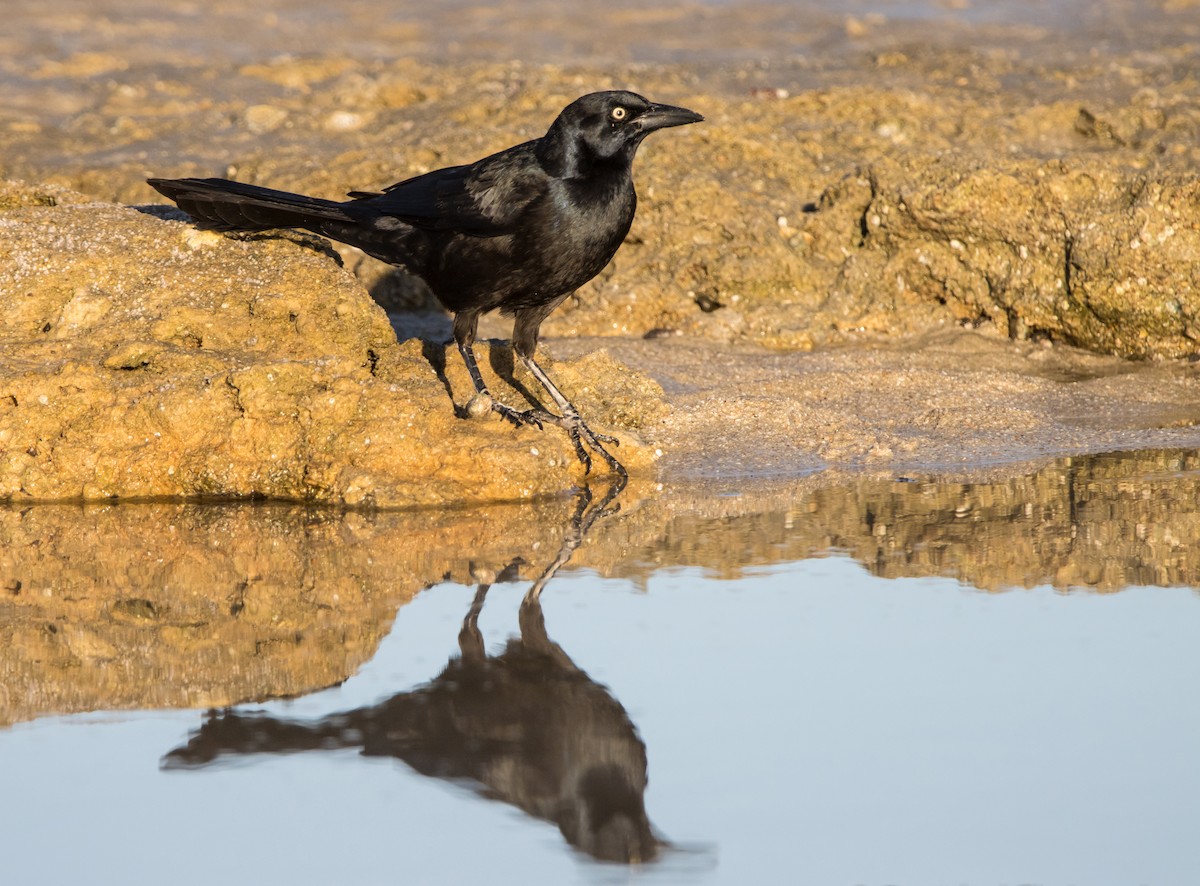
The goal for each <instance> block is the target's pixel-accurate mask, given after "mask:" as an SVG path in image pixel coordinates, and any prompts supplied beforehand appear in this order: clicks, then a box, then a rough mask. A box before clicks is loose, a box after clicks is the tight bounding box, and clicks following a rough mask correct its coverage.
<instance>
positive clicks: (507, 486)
mask: <svg viewBox="0 0 1200 886" xmlns="http://www.w3.org/2000/svg"><path fill="white" fill-rule="evenodd" d="M6 193H7V196H5V198H4V201H3V203H0V205H4V206H14V207H15V208H10V209H6V210H5V211H3V214H2V215H0V298H2V299H3V300H4V302H5V303H6V304H7V305H9V306H10V308H9V314H8V323H7V324H6V325H5V327H4V329H3V330H0V349H2V351H0V352H2V353H3V354H4V359H3V361H2V362H0V444H2V447H3V448H2V449H0V498H16V499H59V498H81V497H82V498H105V497H113V496H120V497H157V496H194V495H222V496H227V495H233V496H247V495H266V496H272V497H277V498H292V499H303V500H316V501H333V502H345V503H350V504H374V505H411V504H427V503H430V502H436V501H463V500H490V499H511V498H521V497H528V496H532V495H538V494H546V493H556V492H560V491H562V490H564V489H567V488H570V487H571V485H572V484H574V483H575V482H577V481H578V479H579V478H580V477H581V476H582V473H581V471H582V469H581V467H580V466H579V464H578V462H577V461H576V459H575V457H574V455H573V453H572V450H571V447H570V444H569V443H568V441H567V440H566V438H565V435H564V434H562V433H561V432H560V431H559V430H558V429H557V428H549V429H548V430H547V431H545V432H541V431H538V430H536V429H532V428H520V429H517V428H513V427H511V426H509V425H507V424H505V423H504V422H502V421H500V420H499V419H498V418H493V417H491V416H489V417H488V418H486V419H484V420H482V421H464V420H460V419H458V418H457V417H456V416H455V411H454V404H455V403H459V404H464V403H465V402H466V401H467V399H468V398H469V392H470V390H471V388H470V385H469V382H468V380H467V379H466V376H465V371H464V370H460V367H459V364H460V362H461V361H459V359H458V357H457V354H453V355H451V359H448V360H447V359H446V357H445V355H444V354H441V353H440V352H441V347H440V346H438V348H437V351H438V352H439V359H438V362H439V365H440V364H442V363H444V364H445V365H447V366H448V367H449V369H448V370H447V373H448V381H446V382H443V381H442V380H441V379H440V378H439V374H438V371H437V370H435V369H434V367H433V365H431V363H430V361H429V359H428V358H427V356H426V352H427V350H428V348H429V346H428V345H423V344H422V343H421V342H419V341H416V340H412V341H409V342H406V343H405V344H403V345H400V344H397V342H396V337H395V334H394V332H393V330H392V328H391V326H390V324H389V322H388V319H387V316H386V315H385V314H384V313H383V311H382V310H381V309H380V308H379V307H378V306H377V305H376V304H375V303H374V302H373V301H372V300H371V299H370V297H369V296H368V295H367V293H366V292H365V290H363V289H362V287H361V286H360V284H359V283H358V281H357V280H356V279H355V278H354V277H353V276H352V275H351V274H349V273H347V272H345V271H343V270H341V269H340V268H339V267H338V266H337V264H336V263H335V262H334V261H333V260H331V258H330V255H329V254H328V249H327V247H326V246H325V245H324V244H323V241H316V240H313V239H312V238H302V237H292V238H290V239H289V238H280V237H268V238H261V237H252V238H248V239H240V240H239V239H231V238H226V237H220V238H213V237H211V236H197V233H196V231H195V229H194V228H193V227H192V226H191V225H190V224H188V223H184V222H180V221H174V220H166V219H163V218H159V217H157V216H155V215H153V214H148V213H144V212H139V211H137V210H135V209H132V208H127V207H117V206H111V205H105V204H78V205H62V206H46V205H40V204H44V203H45V202H46V201H45V200H42V199H40V198H39V196H38V193H39V192H35V191H33V190H29V191H26V192H25V195H24V196H20V194H19V189H15V188H13V187H9V189H8V191H7V192H6ZM504 353H506V352H501V351H498V352H497V354H496V355H489V346H488V345H487V344H486V343H485V344H484V345H483V346H482V348H481V360H482V361H483V362H484V364H485V365H489V363H490V362H496V363H503V360H504ZM510 360H511V358H510ZM605 360H606V358H605V357H604V356H603V355H596V356H593V357H589V358H586V361H587V362H586V363H585V362H584V361H580V362H581V363H584V366H585V367H590V369H589V373H588V375H589V378H592V376H591V372H593V371H595V372H603V373H604V376H606V377H607V379H609V380H611V382H612V384H611V387H610V388H609V390H608V391H605V390H603V388H602V387H601V386H597V388H596V389H595V390H592V389H591V388H586V389H584V388H581V387H580V385H579V384H578V383H577V382H576V381H575V380H576V378H577V377H579V375H578V372H573V370H572V367H570V366H567V367H563V373H562V374H563V385H564V389H565V390H568V391H570V392H572V393H573V394H575V393H576V389H578V393H577V396H578V397H579V403H580V406H581V408H582V409H584V410H585V412H586V414H588V415H590V416H592V417H594V421H595V423H596V425H597V426H598V427H600V426H604V427H612V426H614V424H618V425H619V424H620V423H626V424H628V425H629V426H631V427H636V425H637V424H638V422H639V421H641V422H645V421H650V420H651V417H652V416H653V415H656V414H659V412H661V410H662V408H663V406H662V403H661V391H660V389H658V388H657V386H655V385H654V384H653V383H650V382H647V381H644V380H639V379H638V378H637V377H635V376H632V375H630V376H628V377H625V373H624V370H623V369H622V368H621V367H617V366H616V365H615V364H613V363H612V361H611V360H607V362H605ZM597 361H599V362H597ZM551 371H554V370H551ZM599 377H600V376H599V375H597V376H595V377H594V378H593V381H594V380H597V379H598V378H599ZM526 381H527V383H528V384H533V382H532V380H526ZM448 386H449V388H450V389H451V390H452V391H453V396H454V399H453V400H451V397H450V396H449V395H448V393H447V387H448ZM534 387H535V388H536V385H534ZM495 390H496V393H497V396H503V397H506V398H507V399H508V400H509V401H510V402H515V403H520V402H522V401H521V399H520V396H519V395H518V394H517V393H516V392H515V391H513V390H512V389H510V388H508V387H507V386H506V385H505V384H504V383H503V382H502V381H501V380H499V379H497V380H496V383H495ZM616 429H617V431H618V433H619V435H620V436H621V438H622V442H623V443H624V444H625V445H624V447H623V449H622V457H623V459H624V460H625V461H626V463H627V464H628V465H629V466H630V467H631V468H633V469H634V470H644V469H645V468H647V467H649V465H650V464H651V462H652V457H651V455H650V454H649V452H648V451H647V450H645V449H641V448H639V447H638V445H637V441H636V438H635V437H634V436H633V435H632V434H625V433H623V432H622V431H621V429H620V428H619V427H617V428H616Z"/></svg>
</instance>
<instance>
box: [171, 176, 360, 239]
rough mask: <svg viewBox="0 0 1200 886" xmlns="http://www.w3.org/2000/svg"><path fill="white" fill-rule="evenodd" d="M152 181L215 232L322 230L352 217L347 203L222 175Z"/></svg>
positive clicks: (183, 208) (181, 207)
mask: <svg viewBox="0 0 1200 886" xmlns="http://www.w3.org/2000/svg"><path fill="white" fill-rule="evenodd" d="M148 181H149V184H150V186H151V187H153V188H154V189H155V190H156V191H158V192H159V193H160V194H162V195H163V196H164V197H168V198H169V199H171V200H174V201H175V203H176V204H177V205H178V206H179V208H180V209H182V210H183V211H184V212H186V213H187V214H188V215H190V216H191V217H192V218H193V219H195V221H196V222H197V223H198V224H199V225H200V226H201V227H205V228H208V229H210V230H215V231H267V230H271V229H272V228H306V229H309V230H319V229H320V227H321V226H322V225H323V224H324V223H326V222H330V221H333V222H352V221H354V219H353V218H352V217H351V216H350V215H349V214H347V213H346V211H345V209H344V208H343V204H341V203H338V202H335V201H333V200H322V199H320V198H317V197H305V196H304V195H302V194H291V193H289V192H287V191H276V190H274V189H273V188H261V187H259V186H257V185H248V184H244V183H243V182H235V181H229V180H228V179H223V178H179V179H162V178H152V179H149V180H148Z"/></svg>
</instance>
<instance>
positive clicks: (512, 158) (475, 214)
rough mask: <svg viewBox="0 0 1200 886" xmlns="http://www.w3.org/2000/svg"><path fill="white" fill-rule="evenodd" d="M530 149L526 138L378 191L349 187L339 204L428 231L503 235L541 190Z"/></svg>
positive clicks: (543, 182)
mask: <svg viewBox="0 0 1200 886" xmlns="http://www.w3.org/2000/svg"><path fill="white" fill-rule="evenodd" d="M533 148H534V142H529V143H527V144H524V145H518V146H516V147H514V148H509V149H508V150H507V151H502V152H500V153H499V154H493V155H492V156H490V157H485V158H484V159H483V160H480V161H478V162H477V163H472V164H470V165H469V166H450V167H448V168H446V169H438V170H435V171H433V172H427V173H425V174H424V175H418V176H416V177H415V178H410V179H407V180H405V181H402V182H398V183H396V184H394V185H391V186H390V187H388V188H386V189H385V190H384V191H383V192H382V193H378V194H373V193H364V192H362V191H352V192H351V193H350V196H351V197H354V198H356V199H355V201H354V202H353V203H350V204H343V205H346V206H350V207H354V208H355V209H360V208H361V209H364V210H365V209H369V210H370V211H371V214H372V215H378V216H385V217H387V216H390V217H392V218H397V219H400V220H401V221H403V222H405V223H406V224H409V225H413V226H414V227H418V228H426V229H429V230H435V231H457V232H459V233H463V234H470V235H472V236H475V237H496V236H499V235H501V234H507V233H510V232H511V231H512V230H513V229H514V228H515V226H516V224H517V221H518V220H519V219H520V217H521V215H522V214H523V213H524V211H525V210H526V209H527V208H528V207H529V206H530V205H531V204H532V203H533V202H534V201H536V200H537V199H538V197H540V196H542V195H543V194H545V193H546V191H547V185H548V176H547V174H546V172H545V171H544V170H543V169H542V167H541V164H540V163H539V162H538V160H537V157H536V156H535V155H534V149H533Z"/></svg>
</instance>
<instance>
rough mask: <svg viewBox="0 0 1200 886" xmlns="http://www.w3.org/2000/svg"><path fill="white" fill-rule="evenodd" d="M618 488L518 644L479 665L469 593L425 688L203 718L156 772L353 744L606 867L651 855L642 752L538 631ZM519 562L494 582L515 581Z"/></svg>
mask: <svg viewBox="0 0 1200 886" xmlns="http://www.w3.org/2000/svg"><path fill="white" fill-rule="evenodd" d="M623 487H624V480H623V479H621V480H620V481H619V482H618V483H617V485H614V486H612V487H611V488H609V490H608V491H607V493H606V494H605V495H604V496H603V497H602V499H601V500H600V501H598V502H595V501H593V497H592V494H591V492H590V490H585V491H583V492H582V493H580V495H579V498H578V500H577V503H576V508H575V512H574V514H573V515H572V518H571V520H570V523H569V524H568V527H567V532H566V534H565V538H564V541H563V545H562V547H561V548H560V550H559V552H558V555H557V557H556V558H555V560H554V562H553V563H551V564H550V565H549V566H548V567H547V568H546V569H545V571H543V572H542V574H541V575H540V576H539V577H538V578H537V579H536V580H535V581H534V582H533V584H532V586H531V587H530V588H529V591H528V592H527V593H526V594H525V597H524V599H523V600H522V603H521V609H520V618H519V623H520V636H519V637H513V638H511V639H510V640H509V641H508V644H507V645H506V647H505V648H504V650H503V651H502V652H501V653H500V654H498V655H488V654H487V652H486V650H485V649H484V642H483V635H482V634H481V633H480V631H479V626H478V619H479V614H480V612H481V611H482V609H483V604H484V598H485V597H486V596H487V592H488V589H489V588H490V587H491V582H490V581H484V582H481V583H480V584H479V587H478V590H477V592H476V594H475V599H474V601H473V602H472V604H471V608H470V610H469V611H468V613H467V616H466V618H465V619H464V621H463V625H462V630H461V631H460V633H459V637H458V645H459V655H458V656H457V657H455V658H452V659H451V660H450V662H449V663H448V664H447V665H446V668H445V669H444V670H443V671H442V673H441V674H439V675H438V676H437V677H435V678H434V679H433V680H431V681H430V682H428V683H426V684H424V685H423V686H420V687H417V688H416V689H413V690H410V691H408V692H401V693H398V694H396V695H394V696H392V697H391V698H389V699H387V700H385V701H383V702H380V703H379V704H376V705H373V706H371V707H366V708H359V709H357V710H352V711H345V712H342V713H337V714H331V715H329V716H326V717H322V718H320V719H316V720H303V721H302V720H289V719H284V718H279V717H274V716H271V715H270V714H266V713H262V712H253V713H239V712H237V711H234V710H225V711H222V712H213V713H212V714H211V715H210V717H209V719H208V720H207V721H206V722H205V723H204V724H203V726H201V728H200V729H199V731H198V732H196V733H195V734H194V735H193V736H192V737H191V739H190V740H189V741H188V742H187V744H185V745H183V746H182V747H179V748H177V749H175V750H173V751H171V752H170V753H168V754H167V755H166V757H164V758H163V761H162V766H163V768H164V769H187V768H198V767H202V766H205V765H207V764H209V763H213V762H215V761H216V760H217V759H219V758H221V757H229V756H240V755H248V754H260V753H276V754H278V753H291V752H296V751H308V750H313V751H317V750H331V749H339V748H351V747H361V748H362V753H363V754H364V755H366V756H369V757H384V756H390V757H396V758H397V759H400V760H403V761H404V762H405V763H406V764H408V765H409V766H411V767H412V768H413V769H415V770H416V771H417V772H419V773H421V774H422V775H428V776H432V777H435V778H443V779H448V780H455V781H458V780H463V779H468V780H470V781H471V782H473V783H474V786H475V789H476V791H477V792H478V793H480V794H481V795H483V796H485V797H488V798H491V799H496V800H502V801H503V802H505V803H511V804H512V805H514V806H516V807H518V808H519V809H521V810H522V811H524V812H526V813H528V814H529V815H532V816H534V817H536V818H540V819H544V820H546V821H550V822H553V823H554V824H556V825H557V826H558V828H559V830H560V831H561V832H562V835H563V836H564V837H565V838H566V840H567V842H568V843H570V844H571V845H573V846H575V847H577V848H579V849H581V850H582V851H584V852H586V853H587V854H588V855H590V856H592V857H594V858H597V859H601V860H604V861H614V862H624V863H636V862H645V861H650V860H652V859H654V858H655V857H656V856H657V855H658V853H659V850H660V849H661V848H662V846H663V845H664V844H663V843H662V842H661V841H660V840H659V839H658V838H657V837H656V836H655V835H654V831H653V828H652V827H651V825H650V821H649V819H648V818H647V816H646V809H645V801H644V794H645V790H646V747H645V745H644V744H643V743H642V740H641V739H640V738H639V737H638V734H637V730H636V728H635V727H634V725H633V723H632V722H631V721H630V719H629V715H628V714H627V713H626V712H625V709H624V708H623V707H622V706H621V704H620V702H618V701H617V700H616V699H615V698H613V697H612V695H610V694H609V692H608V690H607V689H606V688H605V687H603V686H601V685H600V684H599V683H597V682H595V681H594V680H592V679H591V678H590V677H589V676H588V675H587V674H586V673H585V672H584V671H582V670H580V668H579V667H578V666H577V665H576V664H575V663H574V662H573V661H572V660H571V658H570V656H568V655H567V654H566V652H564V651H563V649H562V647H560V646H559V645H558V644H557V643H555V642H554V641H553V640H551V639H550V637H549V635H548V634H547V633H546V623H545V618H544V616H543V613H542V607H541V602H540V597H541V593H542V590H543V589H544V588H545V586H546V583H547V582H548V581H549V580H550V579H551V578H553V576H554V574H555V573H556V572H558V570H559V569H561V568H562V567H563V565H564V564H566V562H567V561H568V560H569V559H570V558H571V555H572V554H573V553H574V551H575V549H576V548H578V547H579V545H580V544H581V542H582V541H583V538H584V536H585V535H586V533H587V531H588V530H589V529H590V528H591V527H592V525H593V524H594V523H595V522H596V520H597V519H599V518H601V517H603V516H605V515H607V514H609V513H612V512H615V511H616V510H617V508H618V507H619V505H617V504H616V501H615V500H616V498H617V496H618V495H619V494H620V492H621V490H622V489H623ZM520 562H521V561H520V560H517V561H514V562H513V563H511V564H509V566H508V567H507V568H506V569H505V570H503V571H502V572H501V573H500V574H499V575H498V576H496V577H495V578H494V579H493V581H505V580H515V579H516V577H517V574H518V572H519V567H520Z"/></svg>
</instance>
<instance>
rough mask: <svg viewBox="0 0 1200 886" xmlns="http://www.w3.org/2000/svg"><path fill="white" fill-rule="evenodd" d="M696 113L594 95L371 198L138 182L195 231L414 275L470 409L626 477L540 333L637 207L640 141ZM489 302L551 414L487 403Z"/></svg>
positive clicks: (614, 243) (217, 183)
mask: <svg viewBox="0 0 1200 886" xmlns="http://www.w3.org/2000/svg"><path fill="white" fill-rule="evenodd" d="M703 119H704V118H703V117H701V116H700V115H699V114H697V113H695V112H694V111H689V110H687V109H686V108H677V107H672V106H671V105H661V104H655V103H654V102H651V101H647V100H646V99H644V98H642V97H641V96H640V95H636V94H634V93H632V92H596V93H592V94H590V95H585V96H583V97H582V98H579V99H576V100H575V101H573V102H572V103H571V104H569V105H567V107H566V108H565V109H563V111H562V113H561V114H559V115H558V118H557V119H556V120H555V121H554V123H553V124H552V125H551V126H550V129H549V130H548V131H547V132H546V134H545V135H544V136H542V137H541V138H538V139H534V140H533V141H529V142H525V143H524V144H520V145H516V146H515V147H511V148H508V149H507V150H504V151H501V152H499V153H498V154H493V155H491V156H490V157H485V158H484V159H482V160H479V161H477V162H475V163H471V164H469V165H466V166H451V167H448V168H446V169H439V170H435V171H434V172H429V173H426V174H425V175H419V176H416V177H415V178H410V179H408V180H406V181H402V182H399V183H398V184H394V185H392V186H391V187H388V188H386V189H384V190H383V191H382V192H362V191H351V192H350V194H349V196H350V197H351V198H352V199H350V200H347V201H340V202H339V201H335V200H323V199H320V198H317V197H305V196H302V195H299V194H291V193H288V192H286V191H276V190H272V189H270V188H262V187H258V186H255V185H248V184H243V183H241V182H235V181H229V180H227V179H219V178H205V179H194V178H185V179H150V180H149V183H150V184H151V185H152V186H153V187H154V188H155V189H157V190H158V191H159V192H160V193H162V194H164V195H165V196H167V197H169V198H170V199H172V200H174V201H175V202H176V203H177V204H178V205H179V207H180V208H181V209H183V210H184V211H185V212H187V214H188V215H190V216H191V217H192V218H193V219H195V220H196V221H197V222H198V223H199V224H200V225H201V226H202V227H206V228H209V229H213V230H218V231H265V230H270V229H273V228H303V229H306V230H309V231H313V232H315V233H317V234H321V235H323V236H326V237H329V238H330V239H333V240H338V241H340V242H342V243H348V244H350V245H352V246H357V247H358V248H359V249H362V250H363V251H364V252H366V253H368V254H369V255H372V256H374V257H376V258H378V259H381V260H382V261H385V262H388V263H390V264H394V265H400V266H403V267H404V268H405V269H407V270H408V271H410V272H411V273H413V274H416V275H417V276H418V277H421V278H422V279H423V280H424V281H425V282H426V283H427V284H428V285H429V288H430V289H431V290H432V291H433V293H434V295H435V296H437V298H438V300H439V301H440V302H441V303H442V304H443V305H444V306H445V307H446V309H447V310H449V311H451V312H453V314H454V340H455V342H457V344H458V349H459V351H460V352H461V354H462V356H463V360H464V361H465V362H466V364H467V370H468V371H469V372H470V374H471V380H472V382H473V383H474V385H475V391H476V397H477V398H478V401H479V402H480V403H482V404H486V406H490V408H491V409H492V410H493V411H495V412H498V413H499V414H500V415H502V416H503V417H505V418H507V419H508V420H510V421H512V422H513V423H514V424H516V425H521V424H533V425H537V426H538V427H539V428H540V427H542V422H550V423H552V424H557V425H559V426H561V427H562V428H564V429H565V430H566V432H567V434H568V435H569V436H570V438H571V441H572V443H574V445H575V452H576V454H577V455H578V456H579V459H580V461H582V462H583V464H584V466H585V468H586V469H587V470H590V469H591V457H590V456H589V454H588V449H591V450H593V451H595V452H597V453H599V454H600V455H601V456H602V457H603V458H604V460H605V461H606V462H608V464H609V466H610V468H611V469H612V470H613V471H614V472H615V473H617V474H619V475H621V476H624V475H625V468H624V467H623V466H622V465H621V463H620V462H618V461H617V460H616V459H615V458H614V457H613V456H612V455H611V454H610V453H609V452H608V450H606V449H605V448H604V445H603V444H604V443H616V442H617V441H616V440H615V439H614V438H612V437H609V436H607V435H604V434H597V433H595V432H594V431H592V430H591V429H590V428H589V427H588V426H587V425H586V424H585V423H584V422H583V419H582V418H580V416H579V412H578V411H577V410H576V409H575V407H574V406H573V405H572V404H571V402H570V401H569V400H568V399H567V398H566V397H565V396H564V395H563V393H562V391H560V390H559V389H558V388H557V387H556V386H555V384H554V382H552V381H551V380H550V378H549V376H547V375H546V373H545V371H544V370H543V369H542V368H541V366H539V365H538V364H537V362H536V361H535V360H534V350H535V348H536V346H537V340H538V329H539V327H540V326H541V324H542V321H543V320H545V319H546V317H547V316H549V314H550V312H551V311H553V310H554V308H555V307H557V306H558V305H559V304H560V303H562V301H563V300H564V299H565V298H566V297H567V296H569V295H570V294H571V293H572V292H574V291H575V290H576V289H578V288H579V287H580V286H582V285H583V284H584V283H586V282H587V281H588V280H591V279H592V278H593V277H595V276H596V275H597V274H598V273H600V271H601V270H603V268H604V266H605V265H607V264H608V263H609V261H610V260H611V259H612V257H613V255H614V254H615V253H616V251H617V249H618V247H620V245H621V242H622V241H623V240H624V239H625V235H626V234H627V233H628V231H629V226H630V225H631V224H632V223H633V216H634V212H635V210H636V207H637V195H636V194H635V192H634V187H633V173H632V166H633V156H634V154H635V153H636V152H637V149H638V146H639V145H640V144H641V143H642V139H644V138H645V137H646V136H647V135H649V134H650V133H651V132H654V131H655V130H657V129H664V128H666V127H668V126H682V125H683V124H686V123H697V122H699V121H701V120H703ZM497 308H499V309H500V311H501V312H502V313H504V314H512V315H513V316H514V324H513V337H512V343H513V350H514V351H515V352H516V355H517V357H518V358H520V360H521V362H522V363H524V364H525V366H526V367H527V368H528V369H529V371H530V372H531V373H533V376H534V378H536V379H537V380H538V382H539V383H540V384H541V385H542V387H544V388H545V389H546V392H547V393H548V394H549V395H550V398H551V399H552V400H553V401H554V404H555V406H557V407H558V410H559V412H560V413H561V414H560V415H554V414H551V413H549V412H547V411H545V410H542V409H537V408H534V409H527V410H523V411H522V410H517V409H514V408H512V407H511V406H506V405H504V404H503V403H499V402H496V401H495V400H493V399H492V398H491V394H490V393H489V392H488V388H487V385H486V384H485V383H484V380H483V376H482V375H481V374H480V372H479V366H478V364H477V363H476V360H475V352H474V349H473V347H472V345H473V344H474V341H475V334H476V330H477V328H478V324H479V316H480V315H481V314H483V313H486V312H488V311H492V310H495V309H497Z"/></svg>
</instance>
